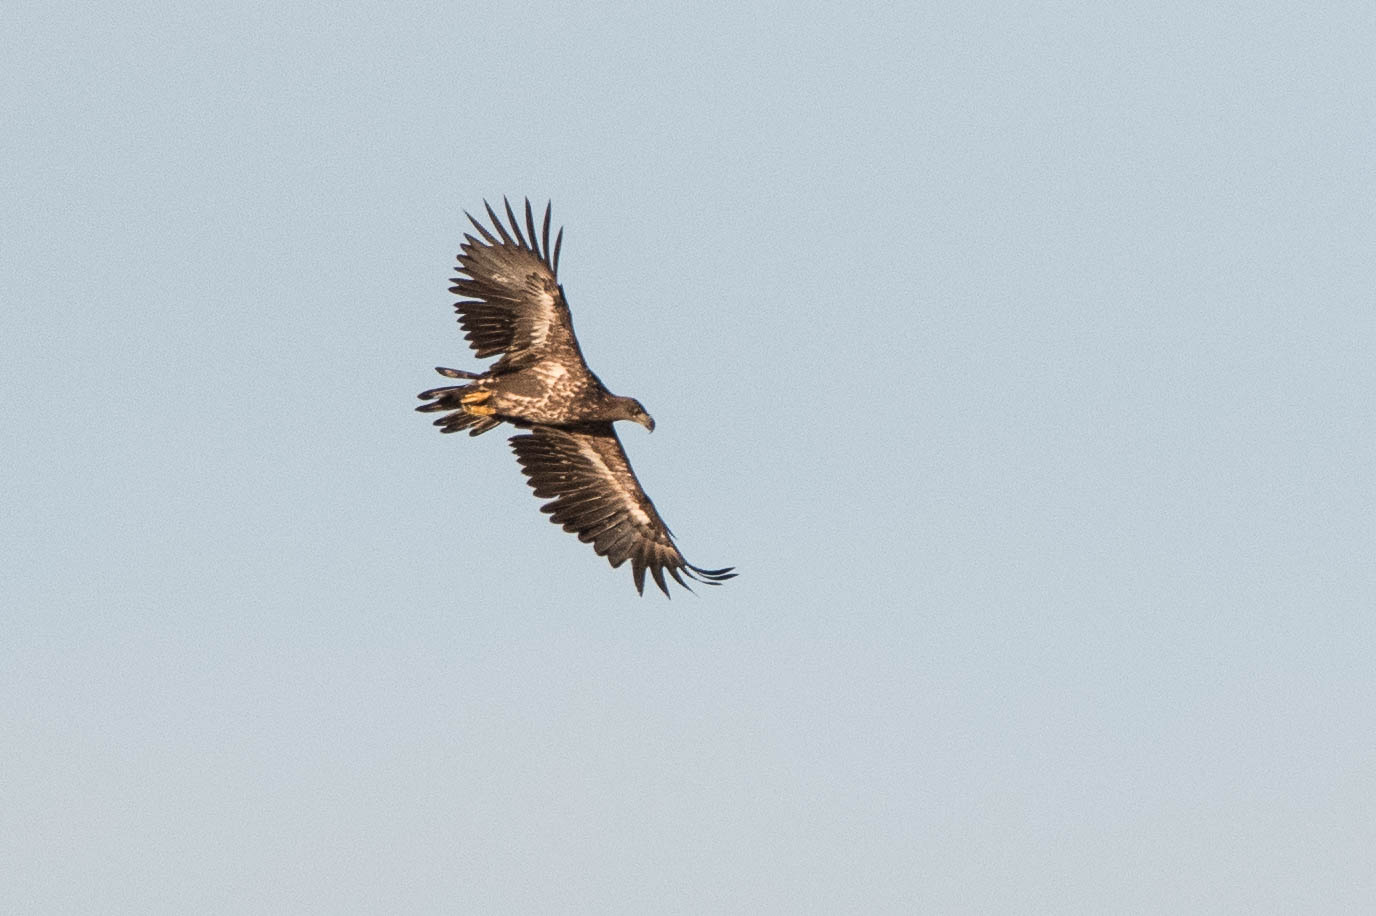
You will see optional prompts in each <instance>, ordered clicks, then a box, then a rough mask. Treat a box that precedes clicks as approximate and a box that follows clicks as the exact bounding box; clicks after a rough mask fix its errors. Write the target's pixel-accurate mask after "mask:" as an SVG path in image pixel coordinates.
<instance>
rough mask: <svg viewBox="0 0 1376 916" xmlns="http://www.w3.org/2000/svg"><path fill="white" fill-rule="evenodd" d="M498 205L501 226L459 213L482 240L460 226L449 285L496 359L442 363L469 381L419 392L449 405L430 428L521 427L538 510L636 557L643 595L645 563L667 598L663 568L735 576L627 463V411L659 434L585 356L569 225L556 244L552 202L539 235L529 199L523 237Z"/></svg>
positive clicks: (478, 348) (617, 560) (468, 329)
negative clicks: (687, 538)
mask: <svg viewBox="0 0 1376 916" xmlns="http://www.w3.org/2000/svg"><path fill="white" fill-rule="evenodd" d="M502 203H503V204H504V205H505V207H506V217H507V222H506V223H505V224H503V222H502V220H501V217H499V216H498V215H497V213H496V212H495V211H494V210H493V209H492V205H491V204H489V203H487V202H486V201H484V202H483V206H484V207H485V208H486V210H487V216H488V218H489V220H490V222H491V226H490V227H488V226H484V225H483V224H482V223H481V222H479V221H478V220H477V219H474V217H473V215H472V214H470V213H467V212H465V213H464V215H465V216H467V217H468V221H469V222H470V223H472V224H473V228H474V229H475V230H476V231H477V233H478V236H480V238H479V237H474V236H473V235H472V234H471V233H465V235H464V241H463V244H462V245H461V246H460V248H461V250H460V252H459V256H458V262H459V266H458V274H459V276H457V277H455V278H454V279H453V283H454V285H453V286H452V287H450V290H449V291H450V292H452V293H455V294H457V295H458V296H459V297H460V299H459V301H458V302H456V303H455V305H454V309H455V311H456V312H458V315H459V326H460V327H461V328H462V329H463V331H464V338H465V339H466V340H467V341H468V343H469V345H470V346H472V348H473V350H474V351H475V352H476V353H477V355H478V358H479V359H487V358H489V357H492V356H500V358H499V359H498V360H497V361H496V362H495V363H493V364H492V365H491V366H489V367H488V369H487V371H485V372H481V373H477V372H466V371H463V370H461V369H448V368H445V367H443V366H437V367H436V368H435V371H436V372H438V373H439V374H440V375H443V376H445V377H446V378H452V379H464V380H466V381H467V384H463V385H450V386H446V387H443V388H431V389H430V390H429V391H422V392H421V393H420V395H419V397H420V399H421V400H423V401H428V402H429V403H426V404H422V405H421V406H420V407H417V408H416V410H419V411H421V412H424V413H430V412H437V413H438V412H444V413H445V416H442V417H440V418H438V419H437V420H435V425H436V426H438V427H439V428H440V432H445V433H455V432H458V431H460V430H467V431H468V434H469V435H470V436H477V435H481V434H482V433H485V432H487V431H488V430H491V429H495V428H497V427H498V426H500V425H501V424H502V423H509V424H511V425H512V426H514V427H516V428H518V429H521V430H525V431H526V432H523V433H522V434H521V435H517V436H512V437H511V439H510V440H509V441H510V443H511V448H512V450H513V451H514V452H515V453H516V461H517V463H518V464H520V466H521V470H522V472H523V473H524V474H525V476H526V480H527V482H528V483H529V484H530V487H531V489H532V490H534V491H535V495H536V496H537V497H539V498H541V499H548V500H550V501H549V502H547V503H545V504H544V505H542V506H541V507H540V509H541V511H542V512H545V513H547V514H548V515H549V517H550V521H552V522H553V523H554V524H556V525H561V526H563V528H564V530H565V531H568V532H571V533H574V534H577V535H578V539H579V540H580V541H583V542H584V543H590V544H592V546H593V550H594V551H596V552H597V554H598V556H604V557H606V558H607V561H608V562H609V563H611V565H612V568H614V569H615V568H617V567H620V566H621V565H622V564H623V563H625V562H626V561H627V560H629V561H630V563H631V575H632V578H633V579H634V581H635V589H636V592H637V593H639V594H641V595H644V593H645V573H646V572H647V571H648V572H649V573H650V576H651V577H652V578H653V579H654V582H655V585H657V586H659V590H660V591H662V592H663V593H664V594H665V595H666V596H668V595H669V587H668V585H667V583H666V581H665V576H664V574H665V573H666V572H667V573H668V574H669V575H670V576H671V577H673V579H674V581H675V582H677V583H678V584H679V585H681V586H683V587H684V588H686V589H688V590H689V591H692V587H691V586H690V585H689V584H688V582H686V581H684V577H685V576H686V577H687V578H688V579H691V580H693V581H695V582H702V583H705V584H708V585H719V584H720V583H722V582H724V581H725V580H727V579H730V578H732V577H734V576H735V575H736V573H735V572H734V571H733V568H732V567H726V568H723V569H703V568H701V567H698V566H694V565H693V564H691V563H689V562H688V561H687V560H686V559H684V557H683V554H682V553H680V552H679V549H678V547H677V546H676V545H675V543H674V538H673V534H672V532H670V530H669V526H668V525H666V524H664V519H662V518H660V515H659V512H657V511H656V510H655V506H654V503H652V502H650V498H649V497H648V496H646V495H645V491H644V490H643V489H642V488H641V486H640V481H639V480H637V479H636V476H635V471H633V470H631V464H630V462H629V461H628V460H627V459H626V450H625V449H624V448H622V446H621V440H620V439H619V438H618V437H617V435H616V430H615V429H614V428H613V426H612V424H613V423H615V422H616V421H617V420H630V421H631V422H633V423H639V424H640V425H641V426H643V427H645V428H646V429H648V430H650V431H651V432H653V431H654V428H655V421H654V420H653V419H652V418H651V417H650V415H649V413H647V412H646V410H645V408H644V407H643V406H642V405H641V403H640V402H639V401H637V400H636V399H635V398H627V397H620V396H618V395H615V394H612V393H611V392H610V391H608V390H607V388H606V386H604V385H603V384H602V381H601V380H600V379H599V378H598V377H597V376H596V375H595V374H594V373H593V371H592V370H591V369H589V368H588V364H587V363H586V362H585V361H584V359H583V352H582V350H581V349H580V348H579V346H578V338H577V337H575V336H574V333H573V322H572V319H571V317H570V315H569V306H568V300H567V299H566V298H565V297H564V288H563V286H561V285H560V283H559V280H558V275H559V251H560V248H561V247H562V245H563V241H564V230H563V229H562V228H560V230H559V233H558V235H557V236H556V237H555V239H554V247H553V249H551V248H550V243H549V226H550V210H551V205H550V204H546V206H545V215H544V221H543V225H542V226H541V228H540V232H539V233H537V232H536V231H535V217H534V214H533V212H532V210H531V207H530V200H529V199H528V198H527V199H526V206H525V233H524V234H523V233H522V231H521V222H520V220H518V219H517V217H516V214H515V212H514V211H513V210H512V208H511V204H510V202H509V201H507V200H506V198H503V199H502Z"/></svg>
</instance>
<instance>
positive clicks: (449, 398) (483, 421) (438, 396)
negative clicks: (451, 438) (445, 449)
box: [416, 385, 502, 436]
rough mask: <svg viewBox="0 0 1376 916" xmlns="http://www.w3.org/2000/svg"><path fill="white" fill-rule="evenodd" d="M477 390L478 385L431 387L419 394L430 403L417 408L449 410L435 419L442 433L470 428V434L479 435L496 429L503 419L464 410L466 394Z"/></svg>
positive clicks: (425, 410) (421, 411)
mask: <svg viewBox="0 0 1376 916" xmlns="http://www.w3.org/2000/svg"><path fill="white" fill-rule="evenodd" d="M477 390H478V386H477V385H450V386H446V387H444V388H431V389H430V390H429V391H422V392H421V393H420V394H419V395H417V397H419V398H420V399H421V400H424V401H430V403H429V404H422V405H420V406H419V407H417V408H416V410H417V411H419V412H420V413H440V412H445V411H448V413H446V414H445V416H442V417H440V418H438V419H437V420H435V425H436V426H438V427H439V428H440V432H442V433H456V432H459V431H460V430H468V434H469V435H470V436H479V435H482V434H483V433H485V432H487V431H488V430H490V429H496V428H497V427H498V426H500V425H501V423H502V421H501V420H500V419H498V418H497V417H493V416H477V415H475V414H471V413H469V412H468V411H466V410H464V405H463V398H464V396H465V395H467V394H469V393H471V392H473V391H477Z"/></svg>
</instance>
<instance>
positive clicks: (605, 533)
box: [510, 227, 735, 595]
mask: <svg viewBox="0 0 1376 916" xmlns="http://www.w3.org/2000/svg"><path fill="white" fill-rule="evenodd" d="M527 228H529V227H527ZM510 441H511V447H512V450H513V451H515V453H516V460H517V462H518V463H519V464H520V465H521V470H522V471H523V472H524V473H525V475H526V479H527V482H528V483H529V484H530V487H531V489H532V490H534V492H535V495H536V496H538V497H540V498H542V499H543V498H550V497H552V501H551V502H549V503H546V504H545V505H543V506H541V507H540V508H541V511H543V512H545V513H547V514H548V515H549V516H550V521H552V522H554V523H555V524H557V525H560V526H561V527H563V529H564V530H565V531H568V532H571V533H573V534H576V535H578V539H579V540H580V541H583V542H585V543H591V544H592V545H593V550H594V551H596V553H597V554H598V555H599V556H604V557H606V558H607V562H609V563H611V565H612V566H613V567H614V568H615V567H619V566H621V565H622V564H623V563H625V562H626V561H627V560H630V561H631V576H632V578H633V580H634V582H635V587H636V591H637V592H639V593H641V594H644V590H645V573H646V572H647V571H648V572H649V574H650V576H651V577H652V578H653V580H654V583H655V585H656V586H658V588H659V590H660V591H662V592H664V594H665V595H668V594H669V586H668V581H667V580H666V579H665V576H664V573H665V571H666V570H668V572H669V575H670V576H672V577H673V579H674V581H675V582H677V583H678V584H680V585H682V586H683V587H684V588H688V583H687V582H685V581H684V579H683V575H681V574H686V575H687V576H688V577H689V578H691V579H693V580H695V581H698V582H704V583H706V584H709V585H716V584H717V583H719V582H721V581H724V580H726V579H729V578H731V577H732V576H734V575H735V573H734V572H733V571H732V570H731V569H729V568H727V569H718V570H703V569H700V568H699V567H696V566H693V565H692V564H691V563H689V562H688V561H687V560H685V559H684V557H683V554H682V553H680V552H679V549H678V547H677V546H676V545H675V544H674V539H673V536H672V535H671V534H670V532H669V527H668V526H667V525H665V524H664V520H663V519H662V518H660V517H659V512H657V511H656V510H655V507H654V503H652V502H650V498H649V497H648V496H646V495H645V491H644V490H643V489H642V488H641V486H640V481H638V480H637V479H636V476H635V472H634V471H633V470H631V465H630V462H629V461H627V460H626V451H625V449H624V448H622V446H621V440H620V439H619V438H618V437H617V435H616V431H615V430H613V429H612V426H611V424H610V423H605V424H592V425H588V426H585V427H579V428H577V429H569V428H556V427H551V426H537V427H535V428H534V429H533V430H531V432H529V433H526V434H524V435H519V436H512V437H511V440H510Z"/></svg>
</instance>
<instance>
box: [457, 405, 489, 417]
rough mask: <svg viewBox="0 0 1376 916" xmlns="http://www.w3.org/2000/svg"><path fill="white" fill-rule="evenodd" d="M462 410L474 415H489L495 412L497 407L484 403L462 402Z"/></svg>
mask: <svg viewBox="0 0 1376 916" xmlns="http://www.w3.org/2000/svg"><path fill="white" fill-rule="evenodd" d="M463 412H464V413H467V414H472V415H473V416H475V417H490V416H492V415H493V414H494V413H496V412H497V408H495V407H489V406H487V405H486V404H464V405H463Z"/></svg>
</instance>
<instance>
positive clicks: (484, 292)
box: [449, 198, 587, 372]
mask: <svg viewBox="0 0 1376 916" xmlns="http://www.w3.org/2000/svg"><path fill="white" fill-rule="evenodd" d="M502 203H503V204H505V205H506V215H507V220H508V221H509V222H508V224H506V225H504V224H503V223H502V220H501V217H499V216H498V215H497V213H496V212H495V211H494V210H493V209H492V205H491V204H488V203H486V202H484V204H483V205H484V206H485V207H486V208H487V215H488V217H489V218H490V219H491V220H492V227H491V228H488V227H486V226H484V225H483V224H482V223H480V222H478V221H477V220H476V219H474V218H473V216H472V215H471V214H468V213H465V214H464V215H465V216H467V217H468V220H469V222H471V223H472V224H473V227H474V228H475V229H476V230H477V231H478V234H479V235H480V236H482V238H475V237H473V236H472V235H465V236H464V241H463V245H462V246H461V251H460V252H459V276H457V277H455V278H454V285H453V286H451V287H450V288H449V291H450V292H452V293H457V294H458V295H460V296H462V297H463V298H462V299H461V300H459V301H458V302H456V303H455V304H454V310H455V311H457V312H458V313H459V326H460V327H462V328H463V330H464V337H465V338H466V339H467V340H468V342H469V344H470V345H471V346H472V347H473V349H474V350H475V351H476V352H477V354H478V356H479V357H480V358H486V357H489V356H495V355H497V354H498V353H500V354H502V358H501V359H500V360H498V361H497V363H496V364H495V365H494V366H493V367H492V369H493V371H497V372H500V371H502V370H504V369H508V368H514V367H517V366H522V365H526V364H528V363H530V362H533V361H534V360H535V359H538V358H540V357H542V356H544V355H547V354H549V353H551V352H558V353H562V354H565V355H566V356H567V357H568V358H570V359H572V360H574V361H575V362H576V363H577V364H579V365H580V366H581V367H582V368H583V369H584V370H585V371H586V369H587V367H586V365H584V364H583V356H582V353H581V352H580V351H579V349H578V341H577V339H576V338H575V337H574V336H573V323H572V320H571V319H570V317H569V306H568V303H567V302H566V301H565V300H564V291H563V289H561V288H560V286H559V281H558V279H557V275H558V273H559V248H560V246H561V245H562V244H563V241H564V230H563V229H560V230H559V234H558V235H557V236H556V237H555V239H554V249H553V252H552V253H551V250H550V245H549V217H550V208H549V206H548V205H547V206H546V207H545V219H544V225H543V227H542V230H541V232H540V233H538V234H537V233H536V231H535V218H534V214H533V213H532V212H531V209H530V201H529V200H527V201H526V214H525V216H526V232H527V233H528V235H529V237H528V238H527V236H526V235H523V234H522V233H521V224H520V221H519V220H518V219H517V218H516V214H515V213H514V212H513V211H512V209H511V204H510V203H508V202H507V201H506V199H505V198H503V200H502Z"/></svg>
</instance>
